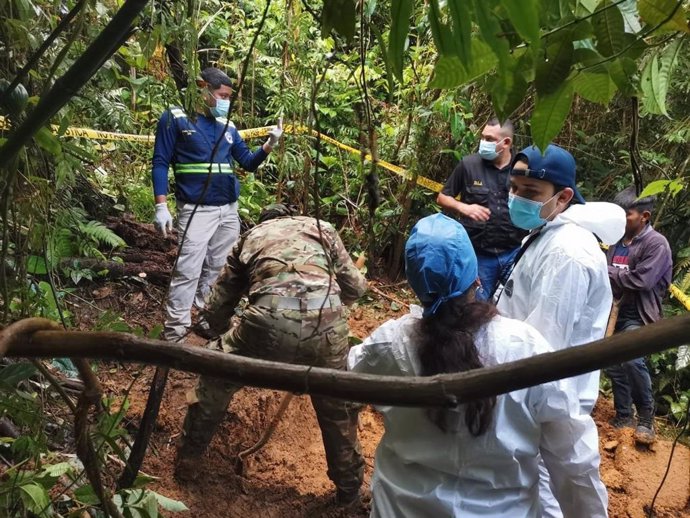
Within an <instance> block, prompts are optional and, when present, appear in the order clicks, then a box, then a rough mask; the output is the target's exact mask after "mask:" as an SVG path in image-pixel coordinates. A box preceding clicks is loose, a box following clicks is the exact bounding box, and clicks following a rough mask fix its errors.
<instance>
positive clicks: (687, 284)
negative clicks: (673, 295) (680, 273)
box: [678, 272, 690, 294]
mask: <svg viewBox="0 0 690 518" xmlns="http://www.w3.org/2000/svg"><path fill="white" fill-rule="evenodd" d="M678 288H680V291H682V292H683V293H685V294H688V292H690V272H687V273H686V274H685V277H683V280H681V281H680V283H679V284H678Z"/></svg>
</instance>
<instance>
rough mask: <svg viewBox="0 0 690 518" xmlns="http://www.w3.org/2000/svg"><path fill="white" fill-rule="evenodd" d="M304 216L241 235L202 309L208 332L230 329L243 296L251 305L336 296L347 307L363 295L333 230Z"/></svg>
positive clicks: (356, 273)
mask: <svg viewBox="0 0 690 518" xmlns="http://www.w3.org/2000/svg"><path fill="white" fill-rule="evenodd" d="M320 227H321V235H319V229H318V227H317V220H316V219H314V218H310V217H305V216H295V217H282V218H277V219H272V220H269V221H265V222H264V223H261V224H259V225H257V226H256V227H254V228H253V229H251V230H249V231H248V232H246V233H245V234H243V235H242V236H241V237H240V239H239V241H238V242H237V244H236V245H235V246H234V248H233V249H232V251H231V252H230V255H229V256H228V258H227V262H226V264H225V268H224V269H223V272H222V273H221V275H220V277H219V278H218V281H217V282H216V285H215V286H214V288H213V291H212V292H211V295H210V297H209V300H208V303H207V305H206V312H205V313H206V318H207V320H208V322H209V324H210V325H211V328H212V329H214V330H217V331H222V330H225V329H227V328H228V325H229V321H230V317H231V316H232V314H233V312H234V309H235V306H236V305H237V304H238V303H239V301H240V299H241V298H242V296H243V295H249V302H250V303H252V302H254V301H255V300H256V299H257V298H258V297H260V296H261V295H279V296H283V297H319V296H323V297H325V296H327V295H340V298H341V300H342V301H343V303H344V304H350V303H352V302H354V301H355V300H356V299H357V298H359V297H360V296H361V295H363V294H364V292H365V291H366V286H367V285H366V280H365V278H364V276H363V275H362V274H361V273H360V272H359V270H357V268H356V267H355V265H354V263H353V262H352V259H350V256H349V255H348V253H347V250H345V246H344V245H343V242H342V240H341V239H340V236H339V235H338V233H337V232H336V230H335V229H334V228H333V226H332V225H330V224H329V223H327V222H325V221H321V222H320Z"/></svg>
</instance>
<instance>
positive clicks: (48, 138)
mask: <svg viewBox="0 0 690 518" xmlns="http://www.w3.org/2000/svg"><path fill="white" fill-rule="evenodd" d="M34 139H35V140H36V144H38V145H39V146H40V147H41V148H43V149H44V150H45V151H47V152H48V153H50V154H51V155H55V156H57V155H59V154H60V153H62V146H61V145H60V141H59V140H58V139H57V137H56V136H55V135H53V134H52V133H51V132H50V130H49V129H48V128H46V127H45V126H44V127H42V128H41V129H39V130H38V131H37V132H36V133H35V134H34Z"/></svg>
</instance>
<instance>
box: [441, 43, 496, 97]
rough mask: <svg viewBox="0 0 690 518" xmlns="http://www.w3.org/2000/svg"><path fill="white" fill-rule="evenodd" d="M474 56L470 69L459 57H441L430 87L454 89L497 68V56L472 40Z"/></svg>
mask: <svg viewBox="0 0 690 518" xmlns="http://www.w3.org/2000/svg"><path fill="white" fill-rule="evenodd" d="M472 54H473V55H474V59H473V60H472V64H471V65H470V67H469V69H468V68H465V66H464V65H463V63H462V61H460V58H459V57H457V56H441V57H440V58H439V59H438V61H437V62H436V66H435V67H434V75H433V76H432V78H431V81H430V82H429V86H430V87H431V88H454V87H456V86H460V85H463V84H465V83H469V82H470V81H472V80H474V79H477V78H478V77H481V76H483V75H484V74H486V73H487V72H489V71H491V70H492V69H493V68H494V67H495V66H496V62H497V59H496V56H495V55H494V54H493V52H492V51H491V49H490V48H489V47H487V46H486V44H484V43H482V42H481V41H480V40H478V39H474V40H472Z"/></svg>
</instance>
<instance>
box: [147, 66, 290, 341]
mask: <svg viewBox="0 0 690 518" xmlns="http://www.w3.org/2000/svg"><path fill="white" fill-rule="evenodd" d="M197 84H198V86H199V87H200V88H202V98H203V101H204V103H203V107H202V109H201V110H199V111H198V113H195V114H193V115H188V114H187V113H185V112H184V110H182V108H177V107H173V108H170V109H169V110H166V111H165V112H164V113H163V115H162V116H161V118H160V120H159V121H158V127H157V129H156V142H155V145H154V151H153V169H152V177H153V194H154V199H155V202H156V215H155V219H154V224H155V226H156V228H158V229H159V230H160V232H161V233H162V234H163V236H164V237H165V236H166V234H167V232H168V231H169V230H171V229H172V216H171V215H170V212H169V211H168V205H167V194H168V168H169V167H171V166H172V168H173V171H174V173H175V201H176V202H177V214H178V231H179V236H180V250H179V259H178V261H177V267H176V268H175V271H174V272H173V278H172V281H171V283H170V289H169V292H168V299H167V301H166V307H165V309H166V320H165V327H164V329H163V336H164V337H165V338H166V339H167V340H171V341H179V340H180V339H181V338H182V337H183V336H184V335H185V334H186V332H187V328H188V327H190V326H191V323H192V319H191V308H192V304H196V305H197V306H198V307H200V308H202V307H203V305H204V298H205V297H206V295H207V294H208V293H209V291H210V289H211V286H212V285H213V283H214V282H215V281H216V279H217V277H218V275H219V274H220V271H221V269H222V267H223V264H224V263H225V258H226V256H227V255H228V253H229V252H230V249H231V248H232V245H233V244H234V243H235V241H236V240H237V237H238V236H239V233H240V221H239V216H238V213H237V198H238V196H239V192H240V185H239V181H238V180H237V177H236V176H235V171H234V162H235V161H237V162H238V163H239V164H240V166H242V167H243V168H244V169H246V170H248V171H254V170H256V168H257V167H258V166H259V165H260V164H261V163H262V162H263V161H264V160H265V159H266V157H267V156H268V154H269V153H270V152H271V150H272V149H273V147H275V146H276V145H277V144H278V142H279V140H280V137H281V135H282V132H283V130H282V123H281V122H280V121H279V122H278V126H277V127H275V128H273V129H272V130H271V132H270V133H269V138H268V140H267V141H266V142H265V143H264V144H263V146H262V147H261V148H260V149H258V150H256V151H254V152H252V151H251V150H250V149H249V147H248V146H247V144H245V143H244V141H243V140H242V137H240V135H239V133H238V131H237V129H236V128H235V125H234V124H233V123H232V122H229V121H228V120H227V119H226V117H228V110H229V109H230V96H231V93H232V82H231V81H230V78H229V77H228V76H227V75H226V74H225V73H223V72H222V71H221V70H219V69H217V68H207V69H205V70H204V71H203V72H202V73H201V80H199V81H198V82H197ZM195 207H196V211H195V210H194V209H195ZM190 219H191V221H190ZM185 229H186V234H184V233H185ZM183 234H184V239H183Z"/></svg>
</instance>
